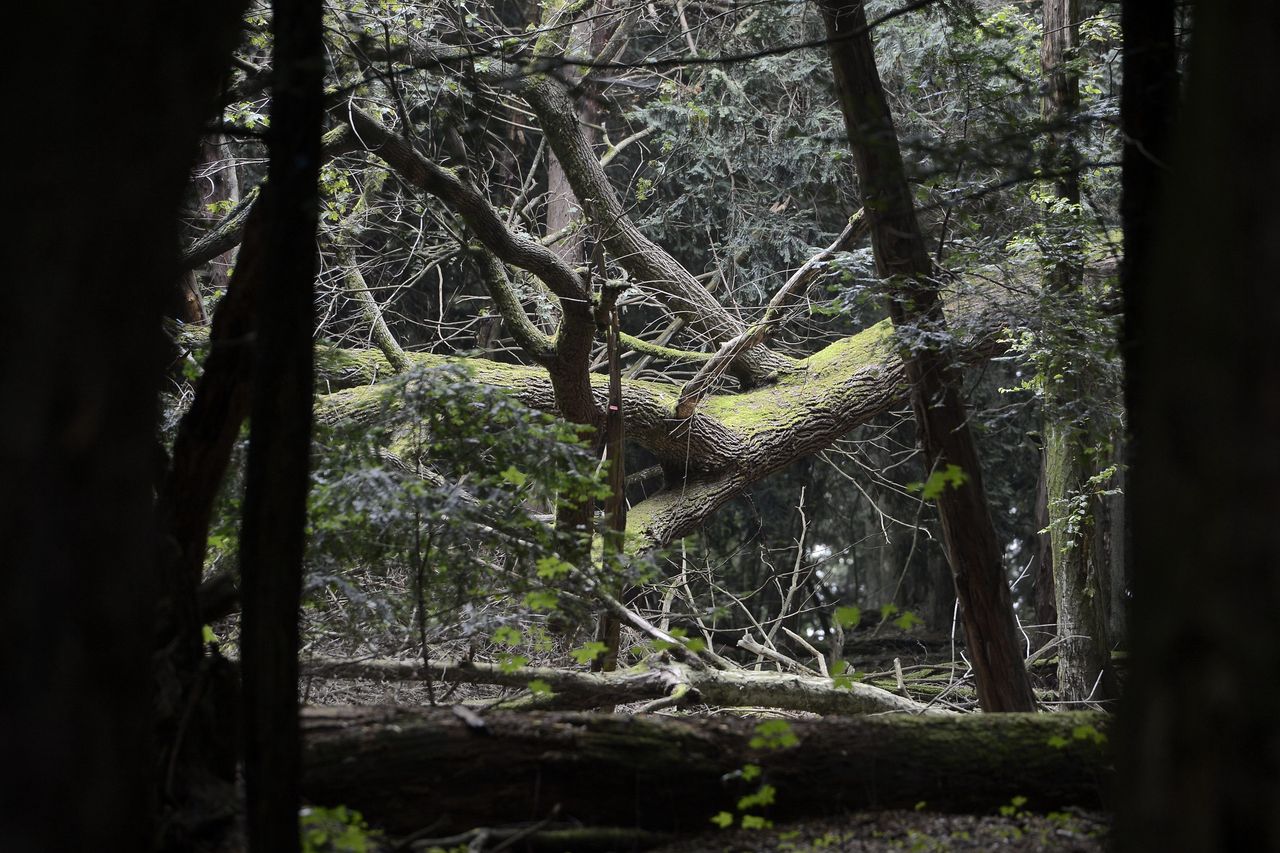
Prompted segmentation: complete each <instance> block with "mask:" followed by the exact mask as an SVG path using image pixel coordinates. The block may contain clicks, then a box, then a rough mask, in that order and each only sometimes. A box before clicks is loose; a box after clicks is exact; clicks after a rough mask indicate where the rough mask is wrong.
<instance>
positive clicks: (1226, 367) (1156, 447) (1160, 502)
mask: <svg viewBox="0 0 1280 853" xmlns="http://www.w3.org/2000/svg"><path fill="white" fill-rule="evenodd" d="M1157 6H1158V8H1157ZM1172 17H1173V9H1172V4H1171V3H1166V4H1151V3H1141V4H1138V3H1129V4H1126V11H1125V19H1124V20H1125V23H1126V25H1129V26H1132V27H1133V29H1132V30H1130V31H1129V32H1126V34H1125V37H1126V53H1127V59H1126V75H1128V76H1127V77H1126V86H1130V85H1132V86H1134V87H1146V88H1140V91H1141V92H1142V93H1143V96H1142V97H1139V94H1138V93H1133V94H1129V93H1126V98H1125V102H1124V103H1125V106H1126V108H1127V109H1128V110H1129V111H1130V113H1131V114H1130V115H1128V116H1126V125H1127V126H1128V127H1131V128H1134V129H1135V131H1141V130H1142V129H1143V128H1146V129H1148V130H1149V131H1150V130H1151V128H1161V127H1165V126H1167V124H1168V117H1167V113H1166V114H1164V115H1160V114H1157V115H1150V114H1147V111H1148V110H1151V109H1152V108H1158V107H1163V108H1165V109H1166V110H1167V109H1168V107H1169V106H1170V105H1171V104H1172V102H1173V97H1172V92H1171V91H1169V89H1168V86H1169V85H1170V81H1171V79H1172V67H1171V62H1170V59H1171V57H1172V55H1173V54H1172V48H1171V45H1170V44H1168V43H1167V42H1166V40H1168V39H1170V38H1171V36H1172ZM1194 25H1195V31H1194V33H1193V36H1192V56H1191V62H1190V66H1189V69H1188V80H1189V84H1188V86H1189V88H1188V96H1187V102H1186V114H1185V121H1182V122H1180V129H1179V133H1178V143H1177V148H1176V151H1174V154H1173V159H1172V163H1173V166H1172V172H1171V175H1172V178H1169V179H1166V181H1165V182H1164V190H1163V193H1162V194H1156V195H1155V197H1157V198H1160V199H1161V201H1162V203H1161V204H1160V205H1159V206H1158V207H1153V206H1152V205H1151V204H1150V202H1151V201H1152V199H1153V187H1152V184H1154V183H1157V182H1158V180H1157V176H1158V172H1157V170H1158V168H1159V162H1165V160H1164V158H1163V157H1162V156H1161V152H1160V150H1159V146H1156V147H1155V149H1154V150H1153V149H1152V148H1151V147H1150V146H1151V145H1152V144H1153V142H1154V140H1153V137H1152V136H1151V135H1145V136H1138V137H1136V138H1135V142H1136V143H1140V144H1142V145H1143V146H1144V147H1145V148H1146V151H1145V152H1137V151H1135V152H1133V155H1132V158H1131V159H1126V162H1125V173H1124V177H1125V192H1126V202H1125V210H1126V212H1127V213H1129V214H1131V215H1132V214H1136V213H1138V212H1143V213H1145V215H1146V216H1147V217H1152V216H1153V215H1154V220H1155V221H1154V224H1155V226H1156V230H1155V233H1154V235H1152V234H1151V233H1149V232H1147V226H1149V225H1150V224H1152V219H1150V218H1148V219H1147V220H1146V223H1145V224H1144V222H1143V221H1142V220H1139V221H1137V222H1126V229H1128V228H1129V227H1132V228H1134V229H1135V232H1136V233H1135V235H1134V241H1135V245H1134V247H1133V248H1134V250H1135V253H1136V256H1134V257H1130V258H1129V259H1128V263H1127V264H1126V266H1125V280H1124V284H1125V299H1126V310H1128V311H1131V312H1132V314H1131V316H1129V317H1127V318H1126V319H1128V320H1131V321H1132V322H1131V323H1130V324H1129V325H1128V326H1127V332H1128V334H1129V340H1128V341H1127V343H1128V349H1127V352H1128V354H1129V355H1130V356H1136V357H1135V358H1132V360H1131V361H1130V362H1129V364H1128V367H1129V369H1130V371H1131V372H1132V373H1133V376H1132V379H1133V384H1132V386H1131V391H1132V392H1133V396H1132V398H1131V405H1132V406H1133V408H1132V416H1133V419H1132V423H1133V425H1134V429H1135V438H1136V440H1137V442H1138V448H1137V454H1136V456H1135V459H1134V465H1133V468H1132V472H1131V477H1130V481H1129V485H1130V505H1131V506H1132V507H1133V519H1134V545H1135V547H1134V569H1135V575H1134V578H1133V584H1134V607H1133V620H1132V627H1133V658H1132V664H1133V681H1132V684H1131V689H1130V695H1129V702H1128V704H1127V706H1126V708H1125V715H1126V720H1125V725H1124V733H1125V734H1126V735H1127V747H1126V749H1125V758H1126V762H1125V766H1124V771H1125V781H1124V784H1123V785H1122V786H1121V791H1122V792H1123V794H1124V806H1125V807H1124V809H1123V811H1122V813H1121V822H1120V839H1121V846H1122V849H1128V850H1187V851H1218V850H1220V851H1235V850H1280V821H1278V820H1277V809H1278V808H1280V725H1277V721H1276V708H1277V706H1278V705H1280V679H1277V677H1276V674H1277V673H1280V619H1277V616H1276V614H1277V613H1280V571H1277V567H1280V539H1277V537H1276V522H1277V519H1280V488H1278V487H1277V484H1278V483H1280V351H1278V350H1277V347H1276V329H1275V326H1276V322H1277V318H1280V287H1277V285H1276V270H1277V269H1280V208H1277V206H1276V204H1275V198H1276V195H1277V193H1278V192H1280V159H1277V157H1276V155H1275V152H1276V151H1280V113H1278V110H1277V105H1278V104H1280V74H1277V72H1276V57H1277V56H1280V5H1277V4H1276V3H1274V2H1272V0H1255V2H1243V0H1241V1H1240V2H1215V3H1200V4H1197V6H1196V8H1195V15H1194ZM1144 60H1145V61H1144ZM1130 61H1132V63H1133V65H1134V69H1133V72H1134V73H1133V74H1132V75H1129V63H1130ZM1152 88H1154V90H1155V93H1156V94H1154V95H1153V93H1152ZM1161 92H1163V93H1164V94H1163V95H1160V93H1161ZM1133 111H1137V113H1138V115H1136V116H1135V115H1132V112H1133ZM1152 132H1157V131H1152ZM1126 153H1127V154H1128V152H1126ZM1139 153H1143V154H1145V155H1148V156H1154V157H1156V158H1159V159H1158V162H1150V161H1144V160H1143V159H1141V158H1139ZM1131 168H1132V170H1133V173H1132V174H1131V173H1130V169H1131ZM1140 201H1145V202H1147V204H1145V205H1143V204H1140ZM1153 211H1155V213H1154V214H1153ZM1144 232H1147V233H1145V234H1144ZM1128 237H1129V232H1128V231H1127V230H1126V238H1127V239H1128ZM1214 328H1216V329H1222V330H1224V334H1223V335H1222V337H1221V338H1220V339H1219V340H1218V341H1216V342H1215V343H1214V345H1213V346H1211V347H1199V346H1194V345H1193V344H1192V343H1191V342H1192V341H1194V340H1195V339H1196V338H1197V336H1199V335H1201V334H1202V333H1203V330H1204V329H1214Z"/></svg>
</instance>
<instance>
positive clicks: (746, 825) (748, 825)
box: [742, 814, 773, 829]
mask: <svg viewBox="0 0 1280 853" xmlns="http://www.w3.org/2000/svg"><path fill="white" fill-rule="evenodd" d="M771 826H773V821H771V820H768V819H767V818H763V817H761V816H760V815H754V814H744V815H743V816H742V828H743V829H768V828H769V827H771Z"/></svg>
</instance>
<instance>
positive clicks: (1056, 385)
mask: <svg viewBox="0 0 1280 853" xmlns="http://www.w3.org/2000/svg"><path fill="white" fill-rule="evenodd" d="M1043 11H1044V40H1043V43H1042V45H1041V49H1040V68H1041V72H1042V73H1043V75H1044V78H1045V84H1044V95H1043V98H1042V104H1041V114H1042V116H1043V118H1044V120H1045V124H1046V125H1047V126H1048V128H1049V131H1048V134H1047V151H1046V157H1045V160H1046V164H1047V166H1048V171H1049V172H1050V174H1053V175H1055V176H1056V177H1055V178H1054V192H1055V194H1056V195H1057V197H1058V198H1059V199H1061V200H1062V201H1064V202H1066V203H1067V204H1068V205H1071V206H1073V207H1074V206H1077V205H1079V204H1080V174H1079V171H1078V166H1077V159H1078V158H1077V156H1076V153H1075V147H1074V145H1073V143H1072V141H1071V129H1072V128H1071V123H1072V121H1073V120H1074V118H1075V115H1076V112H1077V111H1078V110H1079V107H1080V75H1079V73H1078V72H1076V71H1074V70H1073V69H1072V67H1071V65H1070V63H1071V62H1072V61H1073V60H1074V59H1075V53H1076V51H1077V49H1078V47H1079V29H1080V28H1079V16H1080V4H1079V0H1045V3H1044V10H1043ZM1062 218H1065V219H1066V220H1068V222H1069V223H1070V224H1069V225H1068V226H1067V227H1072V228H1074V227H1075V218H1074V217H1073V216H1071V215H1067V216H1064V217H1062ZM1049 224H1050V226H1051V227H1052V225H1053V223H1052V222H1051V223H1049ZM1062 245H1064V246H1066V245H1074V243H1072V242H1069V241H1067V240H1063V241H1062ZM1065 251H1066V250H1065V249H1064V252H1065ZM1083 269H1084V266H1083V258H1082V257H1080V254H1079V252H1078V250H1077V251H1076V252H1075V254H1074V257H1062V258H1060V259H1059V260H1058V262H1057V263H1056V264H1054V266H1053V267H1052V268H1051V269H1050V270H1049V273H1048V275H1047V276H1046V278H1045V294H1046V298H1047V299H1048V300H1050V301H1051V302H1054V301H1058V300H1061V301H1063V302H1065V303H1067V307H1070V308H1072V309H1075V308H1076V305H1075V304H1074V303H1076V302H1078V300H1079V295H1080V285H1081V278H1082V274H1083ZM1055 325H1056V324H1046V334H1054V332H1053V331H1049V330H1050V329H1053V328H1054V327H1055ZM1062 334H1063V338H1062V339H1061V340H1059V341H1058V343H1057V345H1056V346H1054V347H1053V349H1055V350H1056V351H1057V352H1059V353H1061V355H1060V356H1059V359H1060V360H1059V361H1056V362H1054V363H1053V364H1052V365H1051V366H1050V368H1049V369H1048V370H1047V371H1046V373H1047V374H1048V376H1047V377H1046V379H1045V403H1044V407H1045V432H1044V439H1045V451H1044V455H1043V457H1042V458H1043V464H1044V482H1045V490H1046V495H1045V497H1046V502H1047V503H1046V506H1047V508H1048V511H1049V538H1050V541H1051V543H1052V549H1053V550H1052V560H1053V589H1054V593H1055V595H1056V599H1055V606H1056V609H1057V625H1058V631H1057V639H1058V694H1059V697H1060V698H1061V699H1062V700H1063V701H1066V702H1081V701H1084V700H1086V699H1110V698H1113V697H1114V696H1115V692H1116V685H1115V679H1114V676H1113V674H1112V669H1111V643H1110V641H1109V639H1108V633H1107V604H1108V596H1107V592H1108V585H1107V583H1106V574H1105V572H1106V564H1105V563H1104V562H1102V561H1100V560H1099V559H1098V558H1099V556H1101V555H1102V552H1101V550H1100V549H1098V548H1096V547H1095V544H1094V543H1095V537H1096V535H1097V528H1098V524H1097V519H1096V516H1097V515H1098V514H1099V513H1100V512H1102V511H1103V507H1102V504H1101V502H1100V501H1099V500H1097V499H1094V498H1090V497H1088V492H1089V490H1090V489H1091V486H1090V480H1091V479H1092V477H1093V476H1094V475H1095V474H1096V473H1097V472H1098V470H1099V465H1098V464H1097V462H1096V461H1095V460H1096V459H1098V458H1099V457H1098V456H1097V454H1090V453H1089V452H1088V451H1090V450H1092V449H1096V448H1099V447H1100V446H1102V445H1103V443H1104V441H1105V436H1104V435H1101V434H1099V430H1098V428H1097V427H1096V425H1094V424H1093V423H1092V422H1091V419H1090V416H1089V413H1088V412H1087V411H1084V412H1081V411H1080V401H1081V400H1083V399H1086V398H1087V397H1088V393H1089V389H1088V387H1087V384H1088V377H1087V376H1084V375H1082V373H1081V370H1082V364H1076V363H1072V362H1073V361H1075V359H1074V358H1073V356H1072V352H1073V349H1074V348H1075V345H1076V342H1075V341H1074V340H1073V336H1072V331H1071V329H1070V324H1066V331H1065V332H1063V333H1062ZM1082 496H1083V499H1084V500H1086V501H1087V503H1086V504H1085V505H1084V506H1083V507H1080V506H1078V504H1077V501H1078V500H1079V499H1080V498H1081V497H1082Z"/></svg>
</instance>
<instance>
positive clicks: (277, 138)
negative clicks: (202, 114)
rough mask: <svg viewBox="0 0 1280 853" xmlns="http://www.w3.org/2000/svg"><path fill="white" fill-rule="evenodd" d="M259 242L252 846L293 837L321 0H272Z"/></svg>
mask: <svg viewBox="0 0 1280 853" xmlns="http://www.w3.org/2000/svg"><path fill="white" fill-rule="evenodd" d="M273 13H274V19H273V23H272V31H273V34H274V39H275V55H274V69H273V78H272V115H271V135H270V138H269V141H270V146H271V161H270V166H269V178H270V183H269V185H268V188H267V191H266V198H264V199H263V201H264V202H266V203H267V205H268V207H267V216H268V223H269V224H268V233H269V234H270V240H269V242H268V249H267V256H266V273H267V275H266V280H265V285H266V286H265V287H264V288H263V293H262V296H261V302H260V305H261V314H260V322H259V324H258V334H257V344H256V346H257V351H256V354H255V370H254V386H253V398H252V407H251V414H250V435H249V460H248V468H247V471H246V480H245V500H244V523H243V528H242V531H241V538H240V559H241V572H242V575H243V581H242V583H243V587H242V590H243V592H242V598H243V602H244V605H243V618H242V623H241V624H242V637H241V646H242V660H243V671H244V720H245V725H244V735H245V762H244V775H245V790H246V794H247V803H246V815H247V820H246V823H247V827H248V835H249V848H250V850H254V851H259V853H287V851H290V850H297V849H298V847H299V835H298V806H299V803H300V800H299V793H298V778H299V767H300V751H299V750H300V744H299V733H298V697H297V686H298V607H299V603H300V596H301V587H302V556H303V547H304V533H305V525H306V501H307V488H308V457H309V455H310V452H311V416H312V413H311V405H312V337H313V335H314V325H315V320H314V313H315V309H314V304H313V300H314V295H313V290H314V282H315V274H316V262H317V258H316V244H315V240H316V226H317V221H318V205H319V201H318V181H319V169H320V130H321V121H322V118H323V115H324V90H323V80H324V58H323V56H324V55H323V46H322V39H321V4H320V3H318V2H315V0H276V2H275V3H274V4H273Z"/></svg>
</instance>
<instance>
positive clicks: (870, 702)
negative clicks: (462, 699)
mask: <svg viewBox="0 0 1280 853" xmlns="http://www.w3.org/2000/svg"><path fill="white" fill-rule="evenodd" d="M302 671H303V673H304V674H305V675H312V676H321V677H325V678H368V679H373V680H375V681H427V680H431V681H440V682H444V683H446V684H496V685H500V686H503V687H516V688H525V687H528V686H529V683H530V682H531V681H533V680H535V679H536V680H538V681H541V682H542V683H543V685H545V687H546V688H547V689H548V690H550V691H552V692H553V694H554V695H553V696H552V697H550V699H551V701H554V702H555V703H556V707H558V708H568V707H571V708H580V709H586V708H599V707H606V706H611V705H617V704H623V703H627V702H639V701H644V700H646V699H654V700H668V701H667V702H665V703H664V704H670V705H691V704H698V705H721V706H739V707H742V706H753V707H756V706H764V707H768V708H783V709H787V710H792V711H811V712H813V713H817V714H849V715H855V714H876V713H885V712H894V711H896V712H906V713H939V712H938V711H936V710H934V709H928V708H926V707H925V706H924V705H922V704H920V703H919V702H913V701H912V700H910V699H906V698H903V697H901V696H898V695H895V694H893V693H890V692H889V691H888V690H882V689H881V688H879V687H873V686H872V685H870V684H861V683H859V682H852V681H851V682H850V683H848V684H845V685H843V686H839V687H837V686H836V685H835V683H834V682H833V681H832V680H831V679H830V678H817V677H812V676H806V675H794V674H791V673H781V672H752V671H749V670H729V671H722V670H714V669H702V670H698V669H693V668H691V667H688V666H685V665H683V664H681V663H678V662H677V661H674V660H670V659H667V660H658V659H653V660H650V661H647V662H646V663H644V664H642V665H641V666H639V667H633V668H631V669H628V670H624V671H621V672H612V673H603V672H582V671H578V670H569V669H551V668H548V667H520V668H518V669H514V670H512V669H504V668H503V667H502V666H500V665H497V664H491V663H473V662H470V661H431V662H430V663H429V664H428V665H425V666H424V665H423V663H422V661H420V660H418V661H408V660H365V661H351V660H342V659H340V658H324V657H316V658H311V659H310V660H307V661H304V662H303V664H302Z"/></svg>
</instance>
